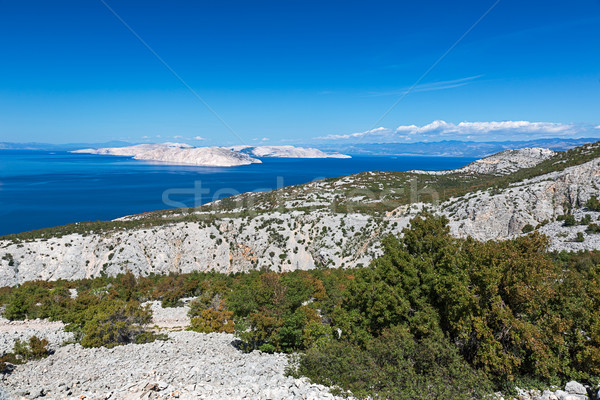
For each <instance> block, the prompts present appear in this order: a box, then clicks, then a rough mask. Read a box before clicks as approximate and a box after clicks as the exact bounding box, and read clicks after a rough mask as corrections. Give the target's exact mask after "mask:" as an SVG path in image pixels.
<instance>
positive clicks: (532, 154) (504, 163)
mask: <svg viewBox="0 0 600 400" xmlns="http://www.w3.org/2000/svg"><path fill="white" fill-rule="evenodd" d="M554 154H555V152H554V151H552V150H550V149H541V148H537V147H534V148H524V149H515V150H505V151H502V152H500V153H497V154H493V155H491V156H489V157H484V158H482V159H480V160H476V161H473V162H472V163H471V164H469V165H466V166H464V167H462V168H458V169H450V170H445V171H420V170H413V171H410V172H413V173H417V174H425V175H449V174H489V175H508V174H510V173H512V172H515V171H518V170H520V169H523V168H530V167H533V166H535V165H537V164H539V163H541V162H542V161H544V160H547V159H548V158H550V157H552V156H553V155H554Z"/></svg>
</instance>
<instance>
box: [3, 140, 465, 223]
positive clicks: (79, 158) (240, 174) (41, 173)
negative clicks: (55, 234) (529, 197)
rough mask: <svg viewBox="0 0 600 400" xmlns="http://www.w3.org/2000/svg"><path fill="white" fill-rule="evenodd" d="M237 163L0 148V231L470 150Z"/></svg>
mask: <svg viewBox="0 0 600 400" xmlns="http://www.w3.org/2000/svg"><path fill="white" fill-rule="evenodd" d="M261 160H262V162H263V163H262V164H252V165H245V166H239V167H226V168H225V167H220V168H219V167H196V166H186V165H165V164H158V163H150V162H144V161H138V160H133V159H131V158H129V157H116V156H99V155H90V154H72V153H68V152H48V151H33V150H32V151H27V150H0V235H6V234H10V233H17V232H23V231H28V230H32V229H39V228H46V227H51V226H56V225H64V224H67V223H72V222H79V221H93V220H109V219H114V218H118V217H121V216H124V215H129V214H136V213H142V212H146V211H153V210H162V209H167V208H173V207H177V206H194V205H200V204H204V203H207V202H209V201H213V200H217V199H218V198H222V197H226V196H230V195H234V194H237V193H243V192H250V191H264V190H272V189H275V188H277V187H281V186H288V185H296V184H302V183H306V182H310V181H313V180H316V179H323V178H330V177H336V176H344V175H350V174H355V173H359V172H364V171H374V170H378V171H407V170H411V169H427V170H443V169H451V168H458V167H462V166H464V165H466V164H468V163H469V162H471V161H473V160H474V159H473V158H467V157H424V156H422V157H415V156H354V157H353V158H350V159H291V158H263V159H261Z"/></svg>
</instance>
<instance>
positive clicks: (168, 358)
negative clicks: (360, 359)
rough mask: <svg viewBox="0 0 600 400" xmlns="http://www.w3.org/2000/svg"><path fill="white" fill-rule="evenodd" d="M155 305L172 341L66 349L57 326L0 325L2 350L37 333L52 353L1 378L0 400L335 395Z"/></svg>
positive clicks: (157, 321)
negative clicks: (192, 329)
mask: <svg viewBox="0 0 600 400" xmlns="http://www.w3.org/2000/svg"><path fill="white" fill-rule="evenodd" d="M150 305H151V307H152V310H153V311H154V315H153V316H154V321H153V324H154V326H155V327H156V328H157V329H159V330H161V331H163V332H164V331H165V329H167V330H168V336H169V339H168V340H166V341H156V342H153V343H148V344H142V345H136V344H130V345H126V346H118V347H115V348H112V349H107V348H93V349H85V348H83V347H81V345H79V344H66V345H63V343H64V342H65V340H68V339H69V338H70V337H69V334H66V333H65V332H64V331H63V330H62V325H60V326H59V324H56V323H52V322H48V321H39V320H36V321H24V322H18V323H11V322H8V321H6V320H0V332H2V337H1V338H2V342H0V353H2V352H3V351H5V348H6V347H7V346H8V345H7V343H8V342H10V341H11V340H12V341H14V340H15V339H17V338H20V339H22V340H26V339H28V338H29V337H30V336H31V335H34V334H35V335H38V337H44V338H47V339H48V341H49V342H50V345H49V347H50V348H51V349H52V350H53V351H54V353H53V354H52V355H50V356H49V357H48V358H46V359H43V360H40V361H30V362H29V363H27V364H24V365H17V366H16V368H15V369H14V371H12V372H11V373H10V374H7V375H0V399H2V400H3V399H4V398H6V399H36V398H44V399H79V400H81V399H127V400H134V399H165V398H180V399H190V400H191V399H200V398H201V399H215V400H217V399H218V400H221V399H273V400H275V399H298V400H300V399H313V400H318V399H335V398H337V397H334V396H333V395H331V394H330V393H329V389H328V388H326V387H324V386H321V385H314V384H311V383H310V382H308V381H307V380H306V379H294V378H292V377H286V376H285V375H284V374H285V369H286V367H287V365H288V362H289V361H288V357H287V356H286V355H284V354H266V353H261V352H260V351H254V352H252V353H248V354H245V353H242V352H241V351H240V350H238V349H237V348H236V347H235V343H236V341H235V338H234V336H233V335H230V334H224V333H212V334H202V333H196V332H189V331H177V330H173V328H181V327H185V326H187V325H189V318H188V317H187V311H188V308H187V307H178V308H162V307H160V305H159V303H158V302H152V304H150ZM25 327H27V329H31V330H28V331H25V330H24V329H23V328H25ZM25 332H27V333H25ZM11 349H12V345H11V346H10V349H9V350H11ZM2 391H4V396H5V397H4V398H3V397H2V396H3V394H2Z"/></svg>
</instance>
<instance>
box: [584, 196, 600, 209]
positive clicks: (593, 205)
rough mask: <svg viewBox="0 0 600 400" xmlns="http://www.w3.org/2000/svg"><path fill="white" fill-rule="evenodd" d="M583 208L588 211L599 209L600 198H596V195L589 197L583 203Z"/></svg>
mask: <svg viewBox="0 0 600 400" xmlns="http://www.w3.org/2000/svg"><path fill="white" fill-rule="evenodd" d="M585 208H587V209H588V210H590V211H600V200H598V197H596V196H592V197H590V199H589V200H588V201H587V202H586V203H585Z"/></svg>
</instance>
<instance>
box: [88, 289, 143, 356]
mask: <svg viewBox="0 0 600 400" xmlns="http://www.w3.org/2000/svg"><path fill="white" fill-rule="evenodd" d="M88 315H89V317H90V318H89V319H87V321H86V322H85V323H84V325H83V328H82V334H83V337H82V338H81V345H82V346H83V347H100V346H105V347H114V346H118V345H121V344H127V343H135V342H136V339H137V337H138V336H140V335H142V334H146V331H145V329H144V325H145V324H148V323H149V322H150V321H151V320H152V311H150V309H148V308H147V307H145V308H141V307H140V304H139V302H137V301H130V302H127V303H126V302H124V301H122V300H112V301H111V300H109V301H104V302H102V303H101V304H100V305H99V306H98V307H95V308H93V309H90V310H89V312H88Z"/></svg>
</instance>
